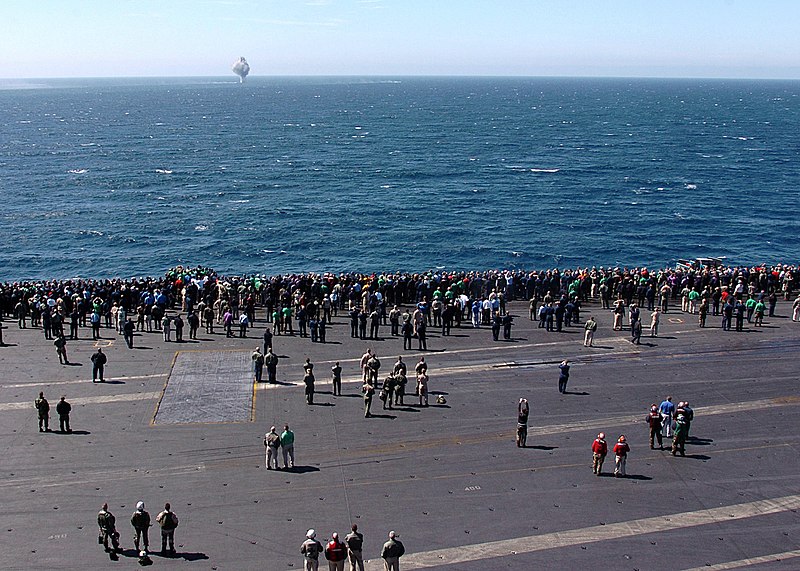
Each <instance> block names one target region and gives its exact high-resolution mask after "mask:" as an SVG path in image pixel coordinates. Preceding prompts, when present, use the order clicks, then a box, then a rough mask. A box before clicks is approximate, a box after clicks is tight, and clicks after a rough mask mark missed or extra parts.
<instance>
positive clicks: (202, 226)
mask: <svg viewBox="0 0 800 571" xmlns="http://www.w3.org/2000/svg"><path fill="white" fill-rule="evenodd" d="M194 229H195V230H196V231H197V232H205V231H206V230H208V226H206V225H205V224H198V225H197V226H195V227H194Z"/></svg>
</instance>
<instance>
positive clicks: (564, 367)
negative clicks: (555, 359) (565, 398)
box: [558, 359, 569, 394]
mask: <svg viewBox="0 0 800 571" xmlns="http://www.w3.org/2000/svg"><path fill="white" fill-rule="evenodd" d="M558 369H559V375H558V392H560V393H562V394H564V393H566V392H567V382H568V381H569V361H567V360H566V359H564V360H563V361H561V364H560V365H559V366H558Z"/></svg>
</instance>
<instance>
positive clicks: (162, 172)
mask: <svg viewBox="0 0 800 571" xmlns="http://www.w3.org/2000/svg"><path fill="white" fill-rule="evenodd" d="M156 172H157V173H158V174H172V171H171V170H169V169H156Z"/></svg>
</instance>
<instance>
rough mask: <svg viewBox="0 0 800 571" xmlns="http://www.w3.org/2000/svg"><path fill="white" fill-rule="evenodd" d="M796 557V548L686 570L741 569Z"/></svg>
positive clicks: (717, 570)
mask: <svg viewBox="0 0 800 571" xmlns="http://www.w3.org/2000/svg"><path fill="white" fill-rule="evenodd" d="M794 557H800V549H795V550H794V551H784V552H783V553H772V554H770V555H761V556H759V557H748V558H747V559H739V560H737V561H728V562H726V563H717V564H716V565H703V566H702V567H692V568H691V569H686V570H685V571H726V570H727V569H740V568H742V567H749V566H750V565H760V564H761V563H777V562H779V561H783V560H785V559H792V558H794Z"/></svg>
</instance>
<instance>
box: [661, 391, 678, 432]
mask: <svg viewBox="0 0 800 571" xmlns="http://www.w3.org/2000/svg"><path fill="white" fill-rule="evenodd" d="M658 412H660V413H661V434H662V435H663V436H666V437H667V438H672V416H673V415H674V414H675V405H674V404H672V397H669V396H668V397H667V398H666V399H664V400H663V401H662V402H661V404H660V405H659V407H658Z"/></svg>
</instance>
